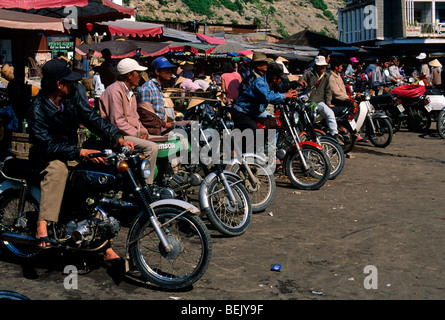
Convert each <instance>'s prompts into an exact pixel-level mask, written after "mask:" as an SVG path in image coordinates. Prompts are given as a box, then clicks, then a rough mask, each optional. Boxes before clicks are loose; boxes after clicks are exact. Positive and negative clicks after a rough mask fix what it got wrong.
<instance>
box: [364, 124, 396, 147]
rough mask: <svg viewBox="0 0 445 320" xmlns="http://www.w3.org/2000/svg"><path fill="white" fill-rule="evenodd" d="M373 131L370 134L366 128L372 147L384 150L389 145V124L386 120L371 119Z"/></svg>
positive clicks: (390, 133) (390, 131)
mask: <svg viewBox="0 0 445 320" xmlns="http://www.w3.org/2000/svg"><path fill="white" fill-rule="evenodd" d="M372 121H373V123H374V127H375V131H374V132H371V130H370V129H371V128H368V129H369V130H368V131H369V132H368V138H369V140H370V141H371V143H372V144H373V145H375V146H376V147H378V148H386V147H387V146H389V145H390V144H391V141H392V137H393V130H392V125H391V122H390V121H389V120H388V119H373V120H372Z"/></svg>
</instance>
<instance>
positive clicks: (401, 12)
mask: <svg viewBox="0 0 445 320" xmlns="http://www.w3.org/2000/svg"><path fill="white" fill-rule="evenodd" d="M338 37H339V40H340V41H342V42H345V43H348V44H352V45H372V46H386V45H415V44H419V45H421V44H425V45H430V46H434V45H436V46H438V45H443V44H445V0H431V1H425V0H386V1H385V0H348V1H346V7H345V8H342V9H340V10H338Z"/></svg>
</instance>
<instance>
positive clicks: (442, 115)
mask: <svg viewBox="0 0 445 320" xmlns="http://www.w3.org/2000/svg"><path fill="white" fill-rule="evenodd" d="M436 126H437V133H438V134H439V136H440V137H441V138H442V139H445V110H442V111H440V112H439V115H438V116H437V123H436Z"/></svg>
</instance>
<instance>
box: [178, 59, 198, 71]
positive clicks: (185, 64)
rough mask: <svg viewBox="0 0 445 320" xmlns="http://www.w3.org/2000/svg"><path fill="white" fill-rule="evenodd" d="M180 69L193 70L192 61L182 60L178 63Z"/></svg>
mask: <svg viewBox="0 0 445 320" xmlns="http://www.w3.org/2000/svg"><path fill="white" fill-rule="evenodd" d="M179 66H180V67H181V69H182V70H186V71H190V70H193V67H194V66H193V62H189V61H183V62H181V63H180V64H179Z"/></svg>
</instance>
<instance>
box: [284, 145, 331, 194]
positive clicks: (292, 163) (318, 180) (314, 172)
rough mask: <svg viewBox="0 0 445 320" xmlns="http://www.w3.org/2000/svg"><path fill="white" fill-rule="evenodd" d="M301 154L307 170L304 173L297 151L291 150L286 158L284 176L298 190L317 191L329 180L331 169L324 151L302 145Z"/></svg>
mask: <svg viewBox="0 0 445 320" xmlns="http://www.w3.org/2000/svg"><path fill="white" fill-rule="evenodd" d="M302 152H303V155H304V157H305V159H306V161H307V162H308V164H309V165H310V168H309V170H307V171H305V170H304V169H303V168H302V166H301V160H300V155H299V153H298V151H297V149H293V150H292V151H290V153H289V154H288V156H287V157H286V164H285V166H286V167H285V168H286V175H287V176H288V178H289V180H290V182H291V183H292V185H293V186H294V187H296V188H298V189H302V190H316V189H319V188H321V187H322V186H323V185H324V184H325V183H326V181H327V180H328V179H329V175H330V167H331V164H330V163H329V159H328V157H327V156H326V153H325V152H324V151H322V150H319V149H318V148H315V147H313V146H309V145H303V148H302Z"/></svg>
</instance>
